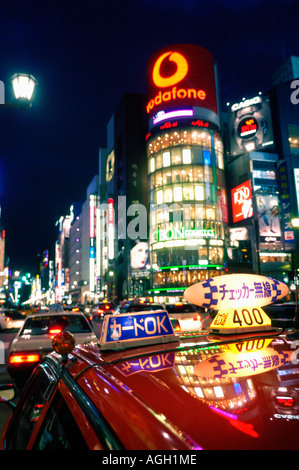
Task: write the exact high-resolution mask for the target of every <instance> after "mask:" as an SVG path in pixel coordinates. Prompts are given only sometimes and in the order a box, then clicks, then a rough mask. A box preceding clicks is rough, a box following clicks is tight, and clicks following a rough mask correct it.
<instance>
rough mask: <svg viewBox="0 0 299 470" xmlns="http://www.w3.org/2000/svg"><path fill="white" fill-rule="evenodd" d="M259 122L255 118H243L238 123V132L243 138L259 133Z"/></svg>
mask: <svg viewBox="0 0 299 470" xmlns="http://www.w3.org/2000/svg"><path fill="white" fill-rule="evenodd" d="M257 130H258V123H257V120H256V119H255V118H249V119H246V118H245V119H243V120H242V121H241V122H240V124H239V125H238V134H239V136H240V137H242V138H248V137H252V136H253V135H254V134H256V133H257Z"/></svg>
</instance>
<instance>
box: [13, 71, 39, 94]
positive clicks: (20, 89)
mask: <svg viewBox="0 0 299 470" xmlns="http://www.w3.org/2000/svg"><path fill="white" fill-rule="evenodd" d="M11 81H12V86H13V90H14V94H15V97H16V99H17V100H19V99H24V100H28V101H30V100H31V97H32V94H33V91H34V88H35V85H36V84H37V81H36V79H35V78H34V76H33V75H29V74H26V73H15V74H14V75H13V76H12V77H11Z"/></svg>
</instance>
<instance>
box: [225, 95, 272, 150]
mask: <svg viewBox="0 0 299 470" xmlns="http://www.w3.org/2000/svg"><path fill="white" fill-rule="evenodd" d="M229 133H230V153H231V155H234V156H236V155H241V154H242V153H245V152H250V151H253V150H257V149H259V148H270V147H271V146H273V145H274V141H273V130H272V118H271V109H270V103H269V98H267V97H263V98H262V97H261V96H255V97H253V98H251V99H247V100H243V101H241V102H240V103H234V104H233V105H232V106H231V109H230V113H229Z"/></svg>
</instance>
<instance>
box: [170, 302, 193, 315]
mask: <svg viewBox="0 0 299 470" xmlns="http://www.w3.org/2000/svg"><path fill="white" fill-rule="evenodd" d="M166 310H167V312H168V313H191V312H192V313H195V308H194V307H192V305H185V304H183V305H167V306H166Z"/></svg>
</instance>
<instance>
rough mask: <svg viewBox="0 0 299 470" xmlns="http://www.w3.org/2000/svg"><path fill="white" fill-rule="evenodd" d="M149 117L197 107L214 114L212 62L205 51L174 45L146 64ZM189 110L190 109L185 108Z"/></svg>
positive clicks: (214, 96)
mask: <svg viewBox="0 0 299 470" xmlns="http://www.w3.org/2000/svg"><path fill="white" fill-rule="evenodd" d="M148 91H149V93H148V98H149V99H148V102H147V105H146V112H147V114H148V115H149V117H153V116H156V115H157V113H159V112H166V111H170V110H172V111H174V112H175V111H176V110H177V109H178V108H179V109H181V108H185V112H188V111H189V114H186V115H187V116H191V114H190V112H191V108H192V107H194V106H199V107H201V108H206V109H208V110H211V111H213V112H214V113H215V114H218V109H217V97H216V83H215V73H214V59H213V56H212V54H211V53H210V52H209V51H208V50H207V49H205V48H203V47H200V46H196V45H192V44H177V45H173V46H169V47H166V48H163V49H160V50H159V51H157V52H156V53H155V54H153V55H152V56H151V58H150V60H149V62H148ZM187 108H190V109H187Z"/></svg>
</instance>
